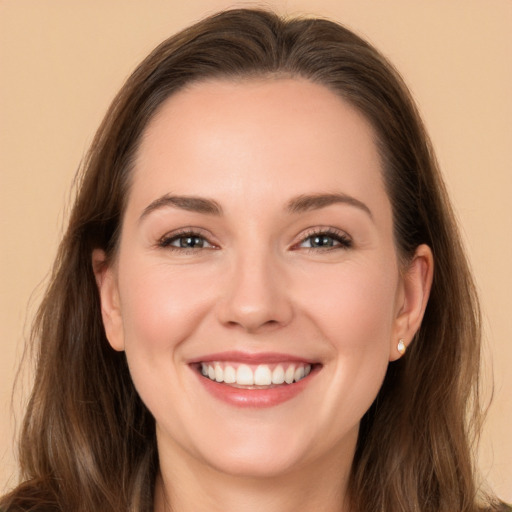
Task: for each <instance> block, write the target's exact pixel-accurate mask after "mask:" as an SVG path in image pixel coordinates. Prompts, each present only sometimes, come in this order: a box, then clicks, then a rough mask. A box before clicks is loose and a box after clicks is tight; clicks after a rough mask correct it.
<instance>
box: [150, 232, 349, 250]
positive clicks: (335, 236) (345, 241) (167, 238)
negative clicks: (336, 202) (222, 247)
mask: <svg viewBox="0 0 512 512" xmlns="http://www.w3.org/2000/svg"><path fill="white" fill-rule="evenodd" d="M314 237H317V238H320V237H324V238H329V239H332V240H333V241H334V243H337V245H332V246H327V247H322V246H319V247H303V248H302V249H305V250H307V251H316V252H318V251H333V250H337V249H350V248H351V247H352V245H353V244H352V240H351V239H350V238H349V237H348V236H347V235H346V234H345V233H343V232H341V231H338V230H336V229H333V228H315V229H312V230H311V231H309V232H307V233H306V235H305V236H304V237H303V238H301V240H300V241H299V242H298V243H296V244H294V245H293V246H292V249H300V248H301V247H300V246H301V244H303V243H304V242H306V241H307V240H311V239H312V238H314ZM185 238H197V239H200V240H202V241H203V242H206V243H207V244H208V247H176V246H173V245H171V244H172V243H173V242H176V241H178V240H180V239H185ZM310 243H311V241H310ZM157 245H158V247H160V248H163V249H168V250H171V251H179V252H182V253H191V252H196V251H200V250H205V249H207V250H211V249H217V248H218V247H217V246H215V245H214V244H213V243H211V242H209V241H208V239H207V238H206V237H205V236H204V234H203V233H201V232H200V231H198V230H194V229H183V230H180V231H179V232H177V233H172V234H166V235H164V236H163V237H162V238H160V240H158V243H157Z"/></svg>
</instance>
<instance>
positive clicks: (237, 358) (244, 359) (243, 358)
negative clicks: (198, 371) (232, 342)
mask: <svg viewBox="0 0 512 512" xmlns="http://www.w3.org/2000/svg"><path fill="white" fill-rule="evenodd" d="M213 361H233V362H239V363H247V364H271V363H283V362H295V363H309V364H313V363H316V361H313V360H311V359H306V358H304V357H299V356H295V355H292V354H284V353H279V352H254V353H249V352H240V351H237V350H231V351H226V352H216V353H213V354H205V355H203V356H200V357H195V358H194V359H192V360H190V361H189V364H196V363H208V362H213Z"/></svg>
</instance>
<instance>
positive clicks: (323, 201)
mask: <svg viewBox="0 0 512 512" xmlns="http://www.w3.org/2000/svg"><path fill="white" fill-rule="evenodd" d="M339 203H342V204H348V205H350V206H354V207H356V208H359V209H360V210H362V211H364V212H365V213H367V214H368V215H369V216H370V218H371V219H373V215H372V212H371V210H370V208H368V206H366V204H364V203H363V202H362V201H360V200H359V199H356V198H355V197H352V196H349V195H347V194H340V193H337V194H333V193H330V194H311V195H300V196H297V197H295V198H293V199H291V200H290V201H289V202H288V204H287V206H286V210H288V211H289V212H290V213H303V212H306V211H310V210H319V209H321V208H326V207H327V206H330V205H332V204H339ZM164 207H173V208H179V209H181V210H187V211H190V212H196V213H202V214H205V215H215V216H220V215H222V207H221V206H220V204H219V203H217V201H214V200H213V199H207V198H204V197H195V196H174V195H170V194H165V195H164V196H162V197H159V198H158V199H155V200H154V201H152V202H151V203H150V204H149V205H148V206H146V208H144V210H143V212H142V214H141V216H140V218H139V221H141V220H143V219H144V218H145V217H147V216H148V215H149V214H150V213H151V212H153V211H155V210H159V209H160V208H164Z"/></svg>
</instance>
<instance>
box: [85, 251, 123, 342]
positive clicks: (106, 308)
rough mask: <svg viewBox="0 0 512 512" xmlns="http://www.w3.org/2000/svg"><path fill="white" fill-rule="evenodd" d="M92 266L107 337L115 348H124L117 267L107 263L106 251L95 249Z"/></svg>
mask: <svg viewBox="0 0 512 512" xmlns="http://www.w3.org/2000/svg"><path fill="white" fill-rule="evenodd" d="M92 268H93V271H94V277H95V278H96V285H97V286H98V291H99V294H100V303H101V316H102V319H103V326H104V327H105V333H106V335H107V339H108V341H109V343H110V345H111V346H112V348H113V349H114V350H118V351H122V350H124V333H123V318H122V315H121V306H120V300H119V290H118V286H117V276H116V273H115V268H113V266H112V265H109V264H108V263H107V257H106V255H105V251H103V250H101V249H94V250H93V252H92Z"/></svg>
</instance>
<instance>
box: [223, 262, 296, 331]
mask: <svg viewBox="0 0 512 512" xmlns="http://www.w3.org/2000/svg"><path fill="white" fill-rule="evenodd" d="M287 281H288V280H287V279H286V272H285V271H284V269H283V268H282V267H281V266H280V265H279V264H278V262H277V261H275V258H274V259H272V257H271V256H270V255H268V254H259V255H258V254H256V253H254V252H252V253H250V254H244V255H240V256H239V257H237V258H236V259H235V261H232V262H231V268H230V271H229V272H227V274H226V276H225V277H224V282H223V285H222V288H223V292H222V294H221V298H220V300H219V302H218V304H217V311H218V319H219V321H220V322H221V323H222V324H223V325H225V326H228V327H237V326H238V327H239V328H241V329H243V330H245V331H246V332H250V333H257V332H262V331H268V330H272V329H277V328H279V327H282V326H285V325H287V324H289V323H290V321H291V320H292V318H293V304H292V300H291V294H290V287H289V286H288V283H287Z"/></svg>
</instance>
